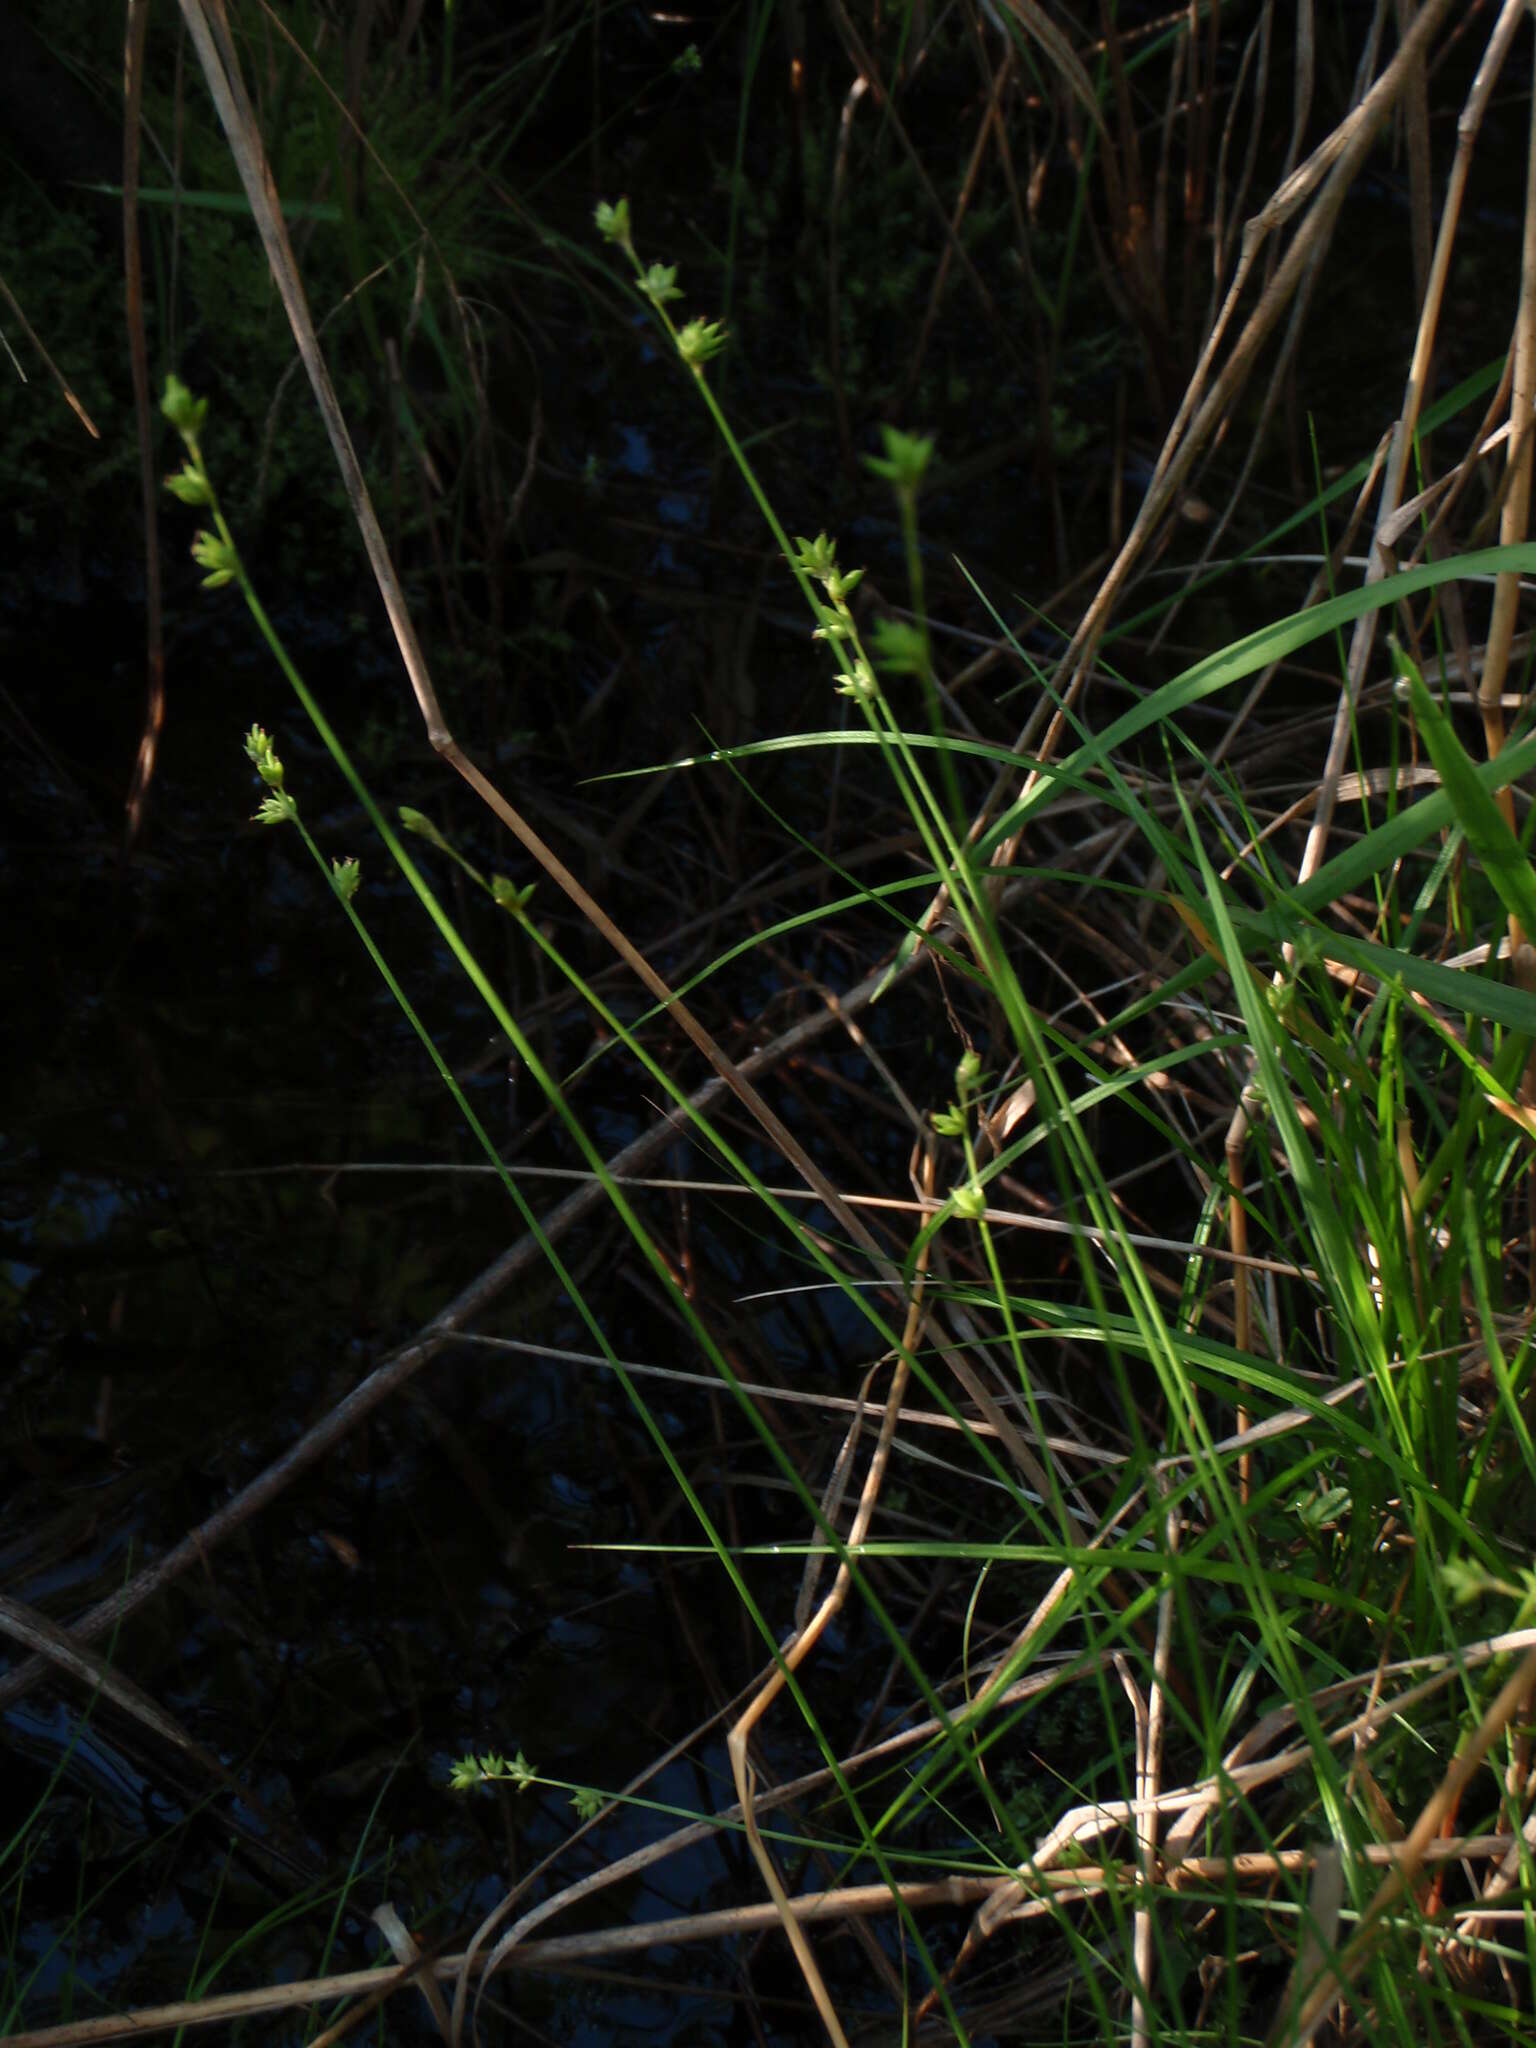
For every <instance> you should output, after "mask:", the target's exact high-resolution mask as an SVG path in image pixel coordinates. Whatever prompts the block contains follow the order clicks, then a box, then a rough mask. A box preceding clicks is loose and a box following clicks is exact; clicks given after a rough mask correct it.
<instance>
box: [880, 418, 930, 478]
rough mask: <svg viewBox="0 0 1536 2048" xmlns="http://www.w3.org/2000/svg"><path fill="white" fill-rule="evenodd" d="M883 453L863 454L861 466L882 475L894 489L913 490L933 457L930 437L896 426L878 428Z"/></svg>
mask: <svg viewBox="0 0 1536 2048" xmlns="http://www.w3.org/2000/svg"><path fill="white" fill-rule="evenodd" d="M881 438H882V439H883V441H884V443H885V454H884V456H883V457H882V456H879V455H866V456H865V458H864V467H865V468H866V469H868V470H870V471H872V472H873V474H874V475H876V476H883V477H884V478H885V479H886V481H887V482H888V483H893V484H894V485H895V486H896V488H897V490H898V491H903V492H913V493H915V492H916V491H917V490H918V488H919V486H920V485H921V483H922V481H923V477H924V475H925V473H926V471H927V468H928V464H929V462H930V461H931V459H932V457H933V439H932V436H931V435H928V434H904V433H902V431H901V429H900V428H899V427H882V428H881Z"/></svg>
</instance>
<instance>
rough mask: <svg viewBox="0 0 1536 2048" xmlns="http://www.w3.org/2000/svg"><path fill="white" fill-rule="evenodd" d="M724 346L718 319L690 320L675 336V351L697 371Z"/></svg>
mask: <svg viewBox="0 0 1536 2048" xmlns="http://www.w3.org/2000/svg"><path fill="white" fill-rule="evenodd" d="M724 347H725V329H724V328H723V327H722V326H721V325H720V323H719V321H718V320H690V321H689V322H688V325H687V326H686V327H684V328H682V329H681V330H680V331H679V333H678V337H677V352H678V354H679V355H680V356H681V357H682V359H683V361H684V362H685V363H686V364H687V365H688V367H689V369H690V370H692V371H694V372H695V373H697V372H698V371H699V370H702V369H703V367H704V365H705V364H706V363H707V362H708V361H709V359H710V358H711V356H717V355H719V353H720V351H721V350H722V349H723V348H724Z"/></svg>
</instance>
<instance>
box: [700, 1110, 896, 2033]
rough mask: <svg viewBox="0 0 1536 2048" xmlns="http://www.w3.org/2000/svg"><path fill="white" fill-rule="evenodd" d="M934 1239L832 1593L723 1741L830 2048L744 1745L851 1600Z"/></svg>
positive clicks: (824, 2014)
mask: <svg viewBox="0 0 1536 2048" xmlns="http://www.w3.org/2000/svg"><path fill="white" fill-rule="evenodd" d="M923 1180H924V1187H925V1192H926V1193H927V1194H928V1196H930V1197H931V1196H932V1194H933V1186H934V1146H933V1143H932V1140H931V1139H930V1140H929V1142H928V1143H927V1145H926V1147H925V1152H924V1158H923ZM932 1242H933V1241H932V1238H931V1237H929V1238H925V1239H924V1241H923V1244H922V1248H921V1250H920V1251H919V1252H918V1255H917V1259H916V1262H915V1267H914V1276H913V1285H912V1290H911V1293H910V1295H909V1297H908V1302H907V1319H906V1325H905V1327H904V1328H903V1330H902V1335H901V1346H900V1350H899V1351H898V1353H897V1356H896V1359H895V1363H894V1365H893V1367H892V1370H891V1385H890V1391H889V1392H888V1393H887V1395H886V1399H885V1408H884V1411H883V1413H882V1415H881V1418H880V1433H879V1435H878V1437H877V1438H876V1439H875V1447H874V1450H873V1452H872V1453H871V1456H870V1460H869V1466H868V1469H867V1471H866V1472H865V1475H864V1484H863V1487H862V1488H861V1490H860V1493H859V1502H858V1506H857V1508H856V1509H855V1511H854V1517H853V1524H852V1526H851V1528H850V1529H849V1531H848V1541H847V1546H846V1549H845V1551H844V1553H843V1555H842V1556H841V1557H840V1558H839V1560H838V1566H837V1575H836V1577H835V1578H834V1579H833V1581H832V1590H831V1591H830V1592H829V1593H828V1594H827V1596H826V1598H825V1599H824V1600H823V1601H822V1603H821V1605H820V1607H819V1608H818V1609H817V1610H816V1613H815V1614H814V1615H812V1617H811V1618H810V1620H809V1621H807V1622H806V1623H805V1624H804V1626H800V1625H798V1623H797V1626H796V1628H795V1631H794V1633H793V1634H792V1635H791V1636H789V1637H788V1638H787V1639H786V1640H785V1642H784V1643H783V1644H782V1645H781V1647H780V1650H779V1654H778V1657H777V1658H776V1659H775V1663H774V1668H773V1670H772V1671H771V1672H770V1673H769V1675H768V1678H767V1680H766V1682H765V1683H764V1684H763V1686H762V1687H761V1689H760V1690H759V1692H758V1693H757V1695H756V1697H755V1698H754V1699H753V1700H752V1702H751V1704H750V1705H749V1706H748V1707H747V1708H746V1710H745V1712H744V1713H743V1714H742V1715H741V1717H740V1718H739V1719H738V1720H737V1722H736V1724H735V1726H734V1727H733V1728H732V1729H731V1732H730V1734H729V1735H728V1736H727V1738H726V1745H725V1746H726V1753H727V1755H728V1756H729V1757H730V1760H731V1776H732V1779H733V1780H734V1781H735V1785H736V1797H737V1800H738V1801H739V1803H740V1806H741V1816H742V1824H743V1826H744V1827H745V1829H746V1835H747V1846H748V1847H749V1849H750V1850H751V1852H752V1860H753V1861H754V1862H755V1863H756V1865H757V1867H758V1870H759V1871H760V1872H761V1874H762V1878H763V1882H764V1884H765V1885H766V1886H767V1888H768V1894H769V1897H770V1898H771V1899H772V1900H773V1902H774V1904H775V1905H776V1906H777V1907H778V1909H779V1917H780V1920H781V1921H782V1923H783V1927H784V1932H785V1934H786V1935H787V1936H788V1938H789V1945H790V1947H791V1948H792V1949H793V1951H794V1955H795V1960H796V1962H797V1963H798V1964H799V1965H800V1973H801V1975H802V1976H803V1977H804V1979H805V1983H806V1989H807V1990H808V1991H809V1992H810V1994H811V1998H812V2000H813V2002H814V2004H815V2007H816V2010H817V2012H818V2013H819V2015H820V2016H821V2022H822V2025H823V2026H824V2027H825V2028H826V2030H827V2035H828V2038H829V2039H830V2040H831V2041H832V2043H833V2048H847V2036H846V2035H845V2034H844V2032H843V2029H842V2024H841V2022H840V2021H839V2019H838V2016H837V2012H836V2009H835V2008H834V2006H833V2004H832V1999H831V1996H830V1994H829V1993H828V1991H827V1987H826V1983H825V1981H824V1980H823V1978H822V1974H821V1969H820V1966H819V1965H818V1964H817V1961H816V1958H815V1956H814V1955H813V1954H812V1952H811V1946H810V1943H809V1942H808V1941H807V1940H806V1937H805V1934H804V1931H803V1930H802V1928H801V1926H800V1923H799V1921H798V1920H797V1919H796V1918H795V1916H794V1915H793V1914H792V1913H791V1912H790V1911H789V1901H788V1898H787V1895H786V1893H785V1891H784V1887H783V1885H782V1884H781V1883H780V1881H779V1874H778V1870H777V1868H776V1867H775V1865H774V1861H773V1858H772V1856H770V1854H769V1853H768V1849H767V1845H766V1844H765V1843H764V1841H763V1838H762V1834H761V1833H760V1831H759V1829H758V1825H757V1813H756V1802H755V1799H754V1792H755V1788H756V1783H757V1774H756V1772H755V1771H754V1770H753V1768H752V1765H751V1762H750V1760H749V1758H748V1754H747V1750H748V1744H749V1743H750V1742H751V1740H752V1732H753V1730H754V1729H755V1728H756V1727H757V1724H758V1723H759V1722H760V1721H761V1720H762V1718H763V1716H764V1714H766V1713H767V1711H768V1709H769V1708H770V1707H771V1706H772V1705H773V1702H774V1701H775V1700H776V1699H777V1698H778V1696H779V1694H780V1693H781V1692H782V1691H783V1689H784V1687H785V1686H786V1685H787V1684H788V1682H789V1679H790V1678H791V1677H792V1675H793V1674H794V1673H795V1672H796V1671H798V1670H799V1668H800V1666H801V1665H802V1664H803V1663H804V1662H805V1660H806V1658H807V1657H808V1656H809V1655H810V1653H811V1651H812V1650H814V1649H815V1647H816V1645H817V1643H818V1642H819V1641H820V1640H821V1638H822V1636H823V1635H824V1634H825V1633H826V1631H827V1629H828V1628H829V1627H830V1626H831V1624H832V1623H833V1621H835V1620H836V1618H837V1616H838V1615H839V1614H840V1613H841V1612H842V1608H843V1603H844V1601H845V1600H846V1599H847V1597H848V1589H849V1587H850V1585H851V1584H852V1583H853V1569H852V1566H851V1564H850V1563H849V1557H848V1553H849V1552H851V1551H853V1550H856V1549H857V1548H858V1546H859V1545H860V1544H862V1543H863V1542H864V1540H865V1538H866V1536H867V1535H868V1533H869V1525H870V1523H871V1521H872V1520H873V1518H874V1512H875V1506H876V1503H877V1502H878V1500H879V1498H880V1488H881V1486H882V1485H883V1483H884V1480H885V1473H886V1467H887V1465H888V1464H889V1462H890V1455H891V1444H892V1442H893V1440H894V1438H895V1435H896V1424H897V1419H898V1417H899V1416H900V1414H901V1404H902V1399H903V1397H904V1395H905V1394H906V1390H907V1381H908V1379H909V1378H910V1376H911V1372H912V1359H913V1355H914V1353H915V1352H916V1350H917V1347H918V1343H919V1340H920V1338H921V1335H922V1326H923V1319H924V1314H925V1310H924V1305H923V1303H924V1291H925V1290H924V1282H925V1279H926V1277H927V1272H928V1259H929V1254H930V1251H931V1248H932ZM858 1427H859V1423H858V1420H857V1419H856V1420H855V1423H854V1431H851V1432H850V1443H851V1442H852V1441H853V1440H854V1432H855V1431H857V1429H858ZM834 1506H835V1504H834ZM828 1520H829V1521H832V1517H828ZM833 1526H834V1528H835V1522H833ZM807 1583H808V1584H812V1585H813V1584H814V1580H810V1579H808V1582H807Z"/></svg>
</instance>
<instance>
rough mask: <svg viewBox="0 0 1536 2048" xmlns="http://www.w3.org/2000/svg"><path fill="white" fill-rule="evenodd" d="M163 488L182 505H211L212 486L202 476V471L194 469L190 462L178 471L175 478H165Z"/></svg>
mask: <svg viewBox="0 0 1536 2048" xmlns="http://www.w3.org/2000/svg"><path fill="white" fill-rule="evenodd" d="M165 488H166V489H167V490H168V491H169V492H170V493H171V495H172V497H175V498H180V500H181V502H182V504H183V505H211V504H212V503H213V486H212V485H211V484H210V483H209V481H208V479H207V477H205V476H204V475H203V473H202V471H201V470H200V469H194V468H193V466H192V464H191V463H190V462H189V463H188V464H187V465H186V467H185V468H184V469H179V470H178V471H177V472H176V474H175V476H168V477H167V478H166V480H165Z"/></svg>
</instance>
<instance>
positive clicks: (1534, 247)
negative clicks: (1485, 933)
mask: <svg viewBox="0 0 1536 2048" xmlns="http://www.w3.org/2000/svg"><path fill="white" fill-rule="evenodd" d="M1533 405H1536V96H1533V97H1532V101H1531V130H1530V138H1529V143H1528V146H1527V152H1526V179H1525V231H1524V234H1523V236H1522V237H1521V244H1520V304H1519V309H1518V311H1517V313H1516V315H1515V346H1514V378H1513V385H1512V389H1511V391H1510V402H1509V450H1508V455H1507V457H1506V467H1507V472H1508V483H1507V487H1506V489H1505V493H1504V505H1503V510H1502V512H1501V513H1500V517H1499V539H1500V540H1501V541H1504V542H1510V543H1517V542H1519V541H1523V540H1524V539H1525V535H1526V529H1527V526H1528V524H1529V517H1530V501H1531V451H1532V447H1533V445H1536V443H1533V437H1532V428H1533V424H1536V423H1533V421H1532V417H1531V408H1532V406H1533ZM1519 602H1520V577H1519V576H1518V575H1517V574H1516V573H1515V572H1513V571H1512V570H1507V571H1504V572H1503V573H1501V574H1500V575H1499V576H1497V577H1496V578H1495V579H1494V586H1493V615H1492V617H1491V619H1490V621H1489V625H1488V648H1487V652H1486V654H1485V656H1484V659H1483V672H1482V675H1481V677H1480V678H1479V680H1478V687H1477V702H1478V710H1479V711H1480V713H1481V714H1482V720H1483V737H1484V741H1485V744H1486V745H1487V749H1488V758H1489V760H1490V761H1492V760H1494V759H1496V758H1497V756H1498V754H1499V753H1500V752H1501V750H1502V749H1503V745H1504V705H1503V692H1504V678H1505V676H1506V675H1507V674H1508V673H1509V649H1510V643H1511V642H1512V640H1513V639H1514V634H1515V614H1516V611H1517V609H1518V606H1519ZM1496 801H1497V803H1498V806H1499V809H1500V811H1501V812H1502V813H1503V816H1504V822H1505V824H1506V825H1507V826H1508V827H1509V829H1510V831H1511V832H1513V831H1514V830H1515V796H1514V791H1513V790H1512V789H1509V788H1507V787H1506V788H1504V789H1501V790H1500V791H1499V793H1498V796H1497V799H1496ZM1526 936H1527V935H1526V934H1524V933H1522V931H1521V929H1520V922H1519V919H1518V918H1517V917H1516V916H1515V915H1514V913H1513V912H1511V913H1510V918H1509V944H1510V951H1511V952H1512V954H1513V955H1514V957H1515V961H1516V971H1517V973H1518V972H1519V971H1520V966H1521V961H1520V948H1521V944H1522V941H1523V939H1524V938H1525V937H1526ZM1521 978H1522V980H1524V981H1525V982H1526V983H1530V982H1531V981H1532V978H1533V977H1532V975H1531V973H1530V972H1529V970H1528V969H1527V971H1526V972H1525V973H1524V974H1523V975H1522V977H1521Z"/></svg>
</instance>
